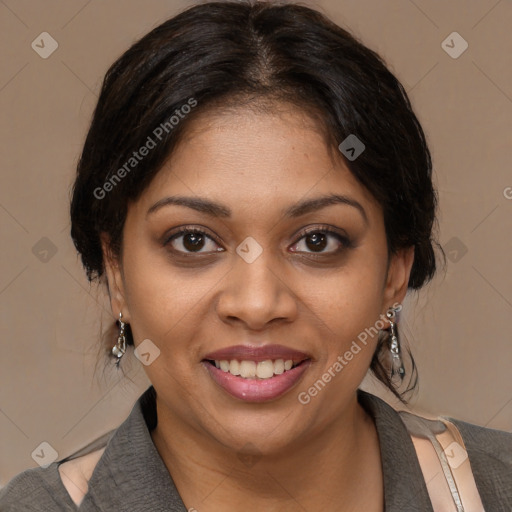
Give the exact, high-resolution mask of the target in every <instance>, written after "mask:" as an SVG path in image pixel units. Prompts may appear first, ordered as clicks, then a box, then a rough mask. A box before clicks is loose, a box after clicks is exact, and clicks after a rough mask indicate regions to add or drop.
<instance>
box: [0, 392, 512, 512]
mask: <svg viewBox="0 0 512 512" xmlns="http://www.w3.org/2000/svg"><path fill="white" fill-rule="evenodd" d="M357 396H358V401H359V403H360V404H361V405H362V406H363V407H364V408H365V410H366V411H368V413H369V414H370V415H371V416H372V417H373V418H374V420H375V424H376V427H377V432H378V436H379V442H380V449H381V458H382V465H383V473H384V500H385V511H386V512H404V511H405V512H416V511H417V512H433V508H432V504H431V502H430V498H429V496H428V491H427V487H426V485H425V481H424V479H423V474H422V472H421V468H420V465H419V462H418V459H417V456H416V451H415V449H414V445H413V443H412V440H411V438H410V435H409V433H408V432H407V429H406V427H405V425H404V423H403V421H402V419H401V418H400V415H399V413H398V412H397V411H395V410H394V409H393V408H392V407H391V406H390V405H388V404H387V403H386V402H384V401H383V400H381V399H380V398H378V397H376V396H374V395H372V394H370V393H367V392H365V391H362V390H358V392H357ZM449 419H450V421H452V422H453V423H454V424H455V425H456V426H457V427H458V428H459V431H460V432H461V435H462V438H463V440H464V443H465V445H466V449H467V451H468V456H469V460H470V463H471V466H472V469H473V474H474V477H475V482H476V484H477V487H478V490H479V493H480V496H481V499H482V503H483V505H484V508H485V510H486V512H511V511H512V433H508V432H504V431H499V430H494V429H489V428H484V427H479V426H477V425H473V424H469V423H466V422H463V421H459V420H455V419H453V418H449ZM155 426H156V404H155V390H154V388H153V386H150V387H149V388H148V389H147V390H146V391H145V392H144V393H143V394H142V395H141V396H140V398H139V399H138V400H137V402H136V403H135V405H134V407H133V409H132V411H131V413H130V415H129V416H128V418H127V419H126V420H125V421H124V422H123V423H122V424H121V425H120V426H119V428H117V429H116V430H114V431H113V432H112V434H111V435H110V436H108V444H107V446H106V449H105V451H104V453H103V455H102V457H101V459H100V460H99V462H98V464H97V465H96V467H95V469H94V472H93V475H92V477H91V479H90V481H89V490H88V492H87V494H86V495H85V497H84V499H83V501H82V503H81V505H80V507H77V506H76V504H75V503H74V502H73V501H72V499H71V497H70V496H69V494H68V493H67V491H66V488H65V487H64V485H63V483H62V481H61V478H60V474H59V470H58V465H59V464H60V463H62V462H64V461H65V460H68V459H69V458H68V459H63V460H61V461H55V462H53V463H52V464H50V465H49V466H48V467H46V468H32V469H28V470H25V471H23V472H22V473H20V474H18V475H16V476H15V477H14V478H13V479H12V480H11V481H10V482H9V483H8V484H7V485H6V486H5V487H4V488H3V489H1V490H0V512H21V511H23V512H36V511H37V512H41V511H45V512H47V511H54V510H55V511H69V512H76V511H77V510H79V511H81V512H99V511H101V512H187V508H186V507H185V505H184V504H183V501H182V500H181V497H180V495H179V494H178V491H177V489H176V487H175V485H174V482H173V480H172V478H171V476H170V474H169V472H168V470H167V468H166V466H165V464H164V462H163V460H162V458H161V457H160V455H159V453H158V452H157V450H156V448H155V445H154V444H153V441H152V439H151V435H150V431H151V430H152V429H153V428H154V427H155ZM97 448H98V447H95V448H94V449H97ZM196 508H197V507H196Z"/></svg>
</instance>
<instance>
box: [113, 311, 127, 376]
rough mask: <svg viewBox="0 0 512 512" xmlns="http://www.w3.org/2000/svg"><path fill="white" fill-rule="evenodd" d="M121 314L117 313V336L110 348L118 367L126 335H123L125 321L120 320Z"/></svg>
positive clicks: (124, 350) (124, 348) (123, 351)
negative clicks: (115, 341)
mask: <svg viewBox="0 0 512 512" xmlns="http://www.w3.org/2000/svg"><path fill="white" fill-rule="evenodd" d="M122 318H123V314H122V313H119V336H118V337H117V343H116V344H115V345H114V347H113V348H112V354H113V355H114V356H115V357H117V360H116V367H117V368H119V362H120V361H121V357H123V356H124V353H125V352H126V337H125V335H124V328H125V325H126V324H125V323H124V322H123V320H122Z"/></svg>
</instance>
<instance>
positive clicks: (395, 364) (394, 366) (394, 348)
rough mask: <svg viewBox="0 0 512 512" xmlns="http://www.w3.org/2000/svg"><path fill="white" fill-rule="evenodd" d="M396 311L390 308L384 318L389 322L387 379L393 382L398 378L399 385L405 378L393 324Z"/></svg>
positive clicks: (394, 324) (395, 329) (396, 332)
mask: <svg viewBox="0 0 512 512" xmlns="http://www.w3.org/2000/svg"><path fill="white" fill-rule="evenodd" d="M397 311H398V308H394V307H390V308H389V309H388V310H387V312H386V317H387V319H388V320H389V340H390V344H389V351H390V353H391V365H390V366H391V371H390V375H389V377H390V379H395V380H396V378H397V377H398V379H399V383H400V384H401V383H402V382H403V380H404V377H405V368H404V363H403V361H402V356H401V350H400V340H399V339H398V330H397V328H396V322H394V320H395V318H396V312H397Z"/></svg>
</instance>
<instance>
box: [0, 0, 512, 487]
mask: <svg viewBox="0 0 512 512" xmlns="http://www.w3.org/2000/svg"><path fill="white" fill-rule="evenodd" d="M187 5H190V2H184V1H182V2H178V1H176V0H167V1H164V0H151V1H144V2H142V1H139V2H137V1H134V0H128V1H127V0H122V1H121V0H89V1H79V0H74V1H73V2H69V1H65V0H45V1H44V2H42V1H39V0H0V34H1V36H0V37H1V38H2V45H1V50H0V55H1V60H2V65H1V67H0V109H1V112H2V121H1V125H0V130H1V132H0V144H1V152H0V154H1V158H2V167H1V169H2V170H1V188H0V223H1V227H2V244H1V249H0V265H1V269H2V271H1V274H0V312H1V313H0V315H1V316H0V318H1V333H0V340H1V342H0V343H1V360H0V375H1V387H0V485H4V484H5V483H6V481H7V480H9V479H10V478H11V477H12V476H14V475H15V474H17V473H18V472H20V471H22V470H24V469H26V468H28V467H34V466H36V463H35V462H34V459H32V457H31V454H32V452H33V451H34V450H35V449H36V448H37V447H38V446H39V445H40V443H41V442H43V441H46V442H48V443H50V444H51V446H52V447H53V448H54V449H55V450H56V451H57V452H58V458H59V459H60V458H63V457H65V456H66V455H68V454H70V453H72V452H74V451H76V450H77V449H78V448H80V447H82V446H83V445H85V444H87V443H88V442H90V441H91V440H93V439H94V438H96V437H98V436H100V435H101V434H103V433H105V432H107V431H108V430H110V429H112V428H115V427H116V426H118V425H119V424H120V422H121V421H122V420H123V419H124V418H125V417H126V415H127V414H128V413H129V411H130V409H131V407H132V405H133V403H134V402H135V400H136V398H137V397H138V396H139V395H140V393H141V392H142V391H143V390H144V389H145V388H146V387H147V386H148V385H149V381H148V380H147V378H146V376H145V374H144V372H143V370H142V367H141V365H140V363H139V362H138V360H137V359H135V358H134V359H133V362H132V363H131V364H130V365H128V366H127V368H128V370H127V371H128V377H127V378H122V377H120V376H118V375H116V373H115V371H114V370H107V371H106V372H105V374H103V373H102V372H101V368H102V367H101V365H100V367H99V370H100V371H99V372H97V373H96V374H94V373H93V370H94V363H95V360H96V352H97V346H98V341H99V332H100V324H99V318H100V316H101V314H102V313H103V315H104V320H105V321H106V320H107V318H108V315H107V313H106V310H105V309H102V308H103V307H105V303H104V301H103V300H102V293H101V292H99V291H98V290H96V289H95V288H94V287H92V288H91V287H90V286H89V284H88V282H87V281H86V279H85V275H84V272H83V270H82V268H81V266H80V264H79V261H78V259H77V257H76V254H75V251H74V248H73V245H72V242H71V239H70V237H69V221H68V201H69V187H70V185H71V183H72V179H73V175H74V168H75V165H76V161H77V158H78V155H79V151H80V148H81V144H82V142H83V139H84V136H85V133H86V129H87V126H88V122H89V119H90V116H91V114H92V109H93V107H94V104H95V101H96V99H97V94H98V90H99V87H100V84H101V80H102V78H103V75H104V73H105V71H106V70H107V67H108V66H109V65H110V64H111V63H112V62H113V61H114V60H115V59H116V58H117V57H118V56H119V55H120V54H121V52H122V51H124V50H125V49H127V48H128V46H129V45H130V44H131V43H133V42H134V41H135V40H136V39H137V38H139V37H140V36H142V35H143V34H145V33H146V32H147V31H149V30H150V29H151V28H153V27H155V26H156V25H158V24H159V23H161V22H162V21H163V20H165V19H166V18H168V17H170V16H172V15H173V14H174V13H176V12H178V11H179V10H181V9H182V8H183V7H185V6H187ZM309 5H316V6H318V7H319V8H320V9H321V10H323V11H324V12H326V13H327V14H329V15H330V16H332V17H333V18H334V20H335V21H337V22H338V23H339V24H341V25H342V26H344V27H346V28H348V29H349V30H351V31H352V32H353V33H354V34H355V35H357V36H358V37H360V38H361V39H362V40H363V42H365V44H367V45H368V46H370V47H371V48H373V49H375V50H376V51H377V52H379V53H380V54H381V55H382V56H383V57H384V58H385V59H386V61H387V63H388V65H389V66H390V68H391V70H392V71H393V72H394V73H395V74H396V75H397V76H398V78H399V79H400V80H401V81H402V83H403V84H404V86H405V88H406V90H407V91H408V93H409V94H410V97H411V101H412V102H413V106H414V107H415V110H416V112H417V114H418V117H419V119H420V121H421V122H422V124H423V127H424V129H425V131H426V134H427V137H428V141H429V143H430V147H431V151H432V155H433V160H434V168H435V175H436V181H437V184H438V188H439V193H440V206H441V210H440V228H441V229H440V241H441V243H442V245H443V246H445V248H446V250H447V254H448V256H449V260H448V266H447V272H446V274H445V275H439V277H438V278H437V279H436V280H435V281H434V282H433V283H432V285H431V286H429V287H428V288H427V289H424V290H423V291H422V292H421V293H420V294H419V295H416V294H415V295H412V296H411V297H410V298H409V299H408V302H407V304H406V310H405V315H404V316H403V319H402V322H401V325H400V327H401V332H402V333H404V334H405V335H406V336H407V338H408V340H409V343H410V346H411V347H412V350H413V354H414V355H415V358H416V362H417V364H418V367H419V371H420V391H419V393H418V394H417V395H416V396H415V397H414V399H413V400H412V406H413V407H414V408H415V409H416V410H419V411H428V412H430V413H434V414H448V415H451V416H454V417H458V418H460V419H464V420H466V421H470V422H473V423H478V424H480V425H485V426H488V427H493V428H500V429H504V430H511V429H512V380H511V372H510V368H511V364H512V343H511V341H512V340H511V330H510V324H509V319H510V316H511V313H512V272H511V263H510V262H511V255H512V243H511V240H512V238H511V232H512V220H511V219H512V215H511V214H512V188H507V187H512V174H511V172H510V171H511V163H512V162H511V152H510V148H511V130H510V125H511V123H510V120H511V114H512V85H511V84H512V66H511V58H510V55H512V37H511V30H510V27H512V3H511V2H510V1H509V0H501V1H496V0H478V1H476V0H473V1H462V0H451V1H446V0H429V1H427V0H414V1H412V0H392V1H385V2H383V1H381V0H363V1H361V0H329V1H327V0H325V1H318V2H317V3H316V4H309ZM454 31H456V32H458V33H459V34H460V35H461V36H462V37H463V38H464V39H465V40H466V41H467V42H468V44H469V47H468V49H467V50H466V51H465V52H464V53H463V54H462V55H460V56H459V57H458V58H457V59H454V58H452V57H451V56H449V55H448V54H447V53H446V52H445V51H444V50H443V48H442V46H441V45H442V42H443V41H444V40H445V39H446V38H447V37H448V35H449V34H451V33H452V32H454ZM42 32H48V33H49V34H51V36H52V37H53V38H54V39H55V40H56V41H57V42H58V45H59V46H58V49H57V50H56V51H55V52H54V53H53V54H52V55H51V56H50V57H49V58H47V59H43V58H41V57H40V56H39V55H38V53H36V51H34V50H33V49H32V47H31V43H32V41H34V40H36V42H37V40H38V39H37V38H38V36H39V34H41V33H42ZM457 44H458V43H457ZM456 48H457V46H456ZM507 196H508V197H507ZM41 239H43V240H41ZM45 251H46V252H45ZM465 251H467V252H465ZM106 307H107V308H108V306H106ZM113 342H114V340H113ZM126 358H128V356H127V357H126ZM126 358H125V359H126ZM367 388H368V389H371V390H374V391H375V392H376V393H379V394H381V395H382V396H385V395H384V394H383V391H382V389H381V388H379V387H374V385H373V384H372V383H371V382H368V383H367Z"/></svg>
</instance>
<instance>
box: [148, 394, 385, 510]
mask: <svg viewBox="0 0 512 512" xmlns="http://www.w3.org/2000/svg"><path fill="white" fill-rule="evenodd" d="M157 416H158V424H157V427H156V428H155V429H154V430H153V431H152V433H151V436H152V439H153V442H154V444H155V446H156V448H157V450H158V452H159V454H160V456H161V458H162V460H163V461H164V463H165V465H166V467H167V469H168V470H169V473H170V474H171V477H172V479H173V481H174V483H175V485H176V488H177V490H178V492H179V494H180V496H181V498H182V500H183V501H184V503H185V505H186V506H187V509H188V510H194V509H197V510H200V511H201V512H209V511H216V512H223V511H224V510H226V511H227V510H237V509H247V504H248V503H250V504H251V507H250V509H251V510H253V511H255V512H258V511H265V512H284V511H286V512H288V511H292V510H293V511H296V510H308V511H310V512H315V511H325V510H337V511H340V512H341V511H343V512H344V511H347V512H348V511H352V510H354V511H355V510H365V511H367V512H382V511H383V510H384V508H383V502H384V499H383V479H382V470H381V460H380V448H379V442H378V436H377V431H376V428H375V424H374V422H373V419H372V418H371V417H370V416H369V415H368V413H367V412H366V411H365V410H364V409H363V408H362V407H361V405H360V404H359V403H358V402H357V397H356V396H355V395H354V397H353V400H352V401H351V403H350V405H349V406H348V407H347V408H346V410H345V411H344V412H343V415H342V416H340V417H338V418H336V419H335V420H334V421H333V422H332V423H331V424H329V425H322V427H321V429H320V428H319V429H316V430H315V431H310V432H309V433H308V435H305V436H303V437H301V438H300V439H296V440H295V441H294V442H292V443H290V445H288V446H287V447H285V448H283V449H281V450H279V451H275V450H273V451H272V452H271V453H266V452H265V453H263V452H262V451H260V450H258V449H257V448H256V447H255V446H254V445H252V444H251V443H247V444H246V445H245V446H244V449H243V450H242V451H241V450H238V451H234V450H232V449H228V448H227V447H226V446H225V445H221V444H220V443H218V442H217V441H216V440H214V439H213V438H211V437H209V436H207V435H205V434H204V432H200V431H198V430H195V429H193V428H191V427H190V425H184V424H182V423H180V422H179V421H176V417H175V416H174V415H172V414H166V410H165V408H164V406H163V405H162V404H161V403H160V402H159V400H158V397H157Z"/></svg>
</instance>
